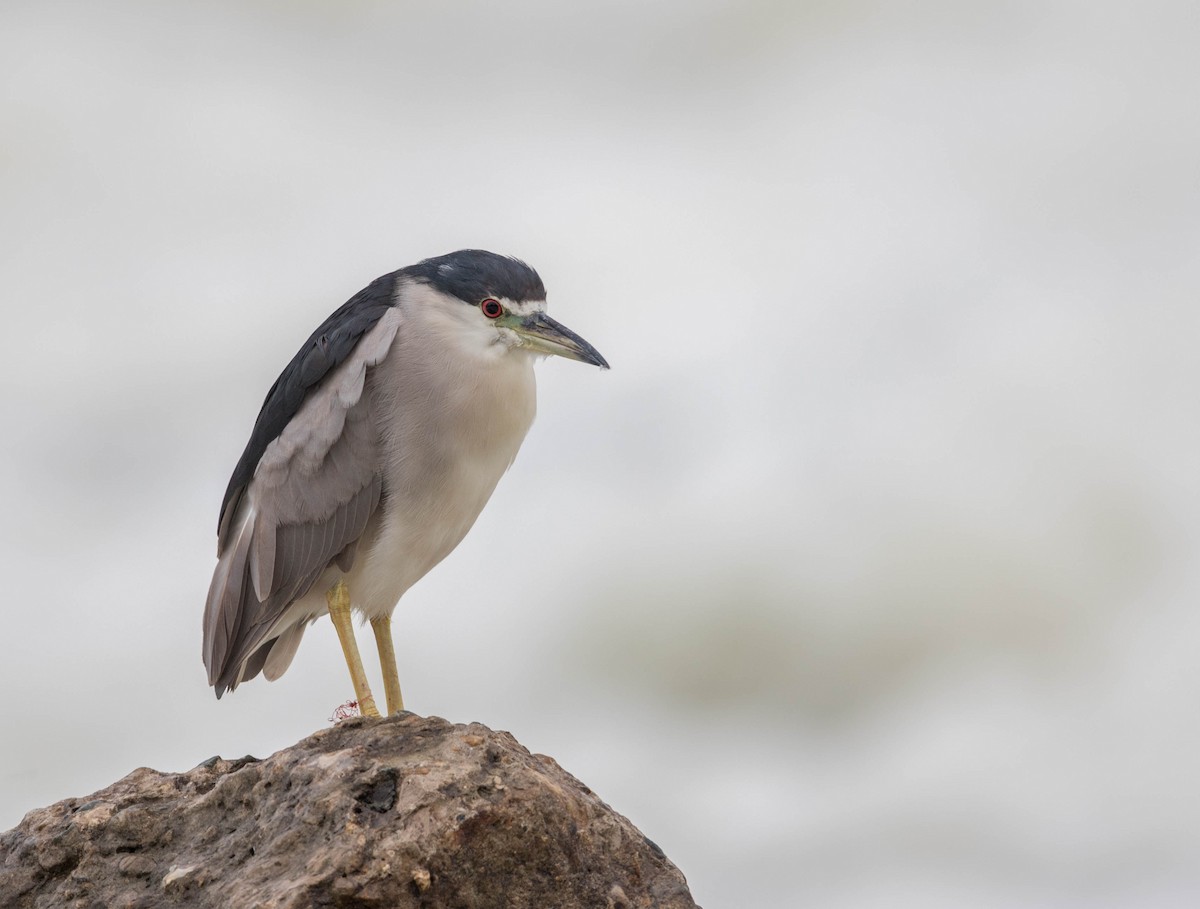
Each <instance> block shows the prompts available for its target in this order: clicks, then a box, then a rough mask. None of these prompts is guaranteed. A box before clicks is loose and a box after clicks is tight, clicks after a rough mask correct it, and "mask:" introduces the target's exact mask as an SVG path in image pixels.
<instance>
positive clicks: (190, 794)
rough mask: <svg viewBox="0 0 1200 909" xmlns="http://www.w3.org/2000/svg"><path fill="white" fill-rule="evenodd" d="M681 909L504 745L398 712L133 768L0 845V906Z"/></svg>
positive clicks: (591, 803)
mask: <svg viewBox="0 0 1200 909" xmlns="http://www.w3.org/2000/svg"><path fill="white" fill-rule="evenodd" d="M163 905H171V906H184V907H209V906H211V907H221V909H226V907H230V906H237V907H246V909H291V907H296V909H299V907H305V909H308V907H339V909H366V907H406V906H413V907H417V906H420V907H424V909H437V907H451V906H454V907H481V909H483V907H487V909H491V907H502V906H509V907H518V906H530V907H534V906H536V907H555V909H571V907H584V906H587V907H610V909H625V907H642V906H647V907H648V906H655V907H668V909H675V907H690V906H694V905H695V904H694V903H693V902H692V898H691V895H690V894H689V893H688V888H687V883H686V881H685V880H684V878H683V875H682V874H681V873H680V872H679V870H678V869H677V868H676V867H675V866H674V865H672V864H671V862H670V861H668V860H667V858H666V856H665V855H663V853H662V850H660V849H659V848H658V847H657V846H656V845H654V843H652V842H650V841H649V840H648V839H646V838H645V837H644V836H642V834H641V833H639V832H638V830H637V829H636V828H635V827H634V826H633V825H632V824H631V823H629V821H628V820H626V819H625V818H624V817H622V816H621V815H619V814H617V813H616V812H615V811H613V810H612V809H611V808H609V807H608V805H606V804H605V803H604V802H602V801H601V800H600V799H599V798H597V797H596V796H595V794H593V793H592V791H591V790H590V789H588V788H587V787H586V786H584V785H583V784H582V783H580V782H579V781H578V780H577V779H575V778H574V777H573V776H571V775H570V774H569V773H567V772H566V771H564V770H563V769H562V768H561V767H559V766H558V764H556V763H555V762H554V761H553V760H552V759H550V758H548V757H545V756H543V755H534V754H530V753H529V752H528V751H526V750H525V749H524V748H522V747H521V745H519V744H518V743H517V742H516V740H515V739H513V737H512V736H511V735H509V734H508V733H506V732H493V731H492V730H490V729H488V728H487V727H485V726H481V725H479V724H477V723H472V724H471V725H469V726H462V725H453V724H451V723H448V722H446V721H445V720H441V719H438V718H436V717H431V718H423V717H419V716H416V715H415V714H411V713H405V714H400V715H399V716H395V717H388V718H386V719H382V720H379V719H374V720H365V719H352V720H346V721H345V722H342V723H340V724H339V725H337V726H335V727H332V728H330V729H326V730H323V731H321V732H318V733H316V734H315V735H312V736H309V737H308V738H307V739H304V740H303V741H301V742H300V743H298V744H297V745H295V746H293V747H292V748H288V749H285V750H284V751H280V752H279V753H278V754H274V755H272V756H271V757H269V758H267V759H265V760H261V761H260V760H256V759H255V758H251V757H245V758H241V759H239V760H233V761H229V760H224V759H221V758H213V759H211V760H208V761H205V762H204V763H203V764H201V765H200V766H199V767H196V768H195V769H194V770H190V771H188V772H187V773H158V772H157V771H154V770H148V769H145V768H143V769H140V770H135V771H134V772H133V773H131V774H129V776H127V777H125V778H124V779H123V780H120V781H118V782H116V783H114V784H113V785H112V786H109V787H108V788H107V789H104V790H102V791H101V792H97V793H95V794H94V795H91V796H88V797H86V798H82V799H67V800H66V801H62V802H59V803H57V804H55V805H51V806H50V807H48V808H41V809H38V810H35V811H31V812H30V813H29V814H27V815H26V816H25V818H24V820H22V821H21V823H20V825H18V826H17V827H15V828H13V829H12V830H9V831H7V832H6V833H3V834H0V906H3V907H5V909H41V907H50V906H53V907H79V909H93V907H95V909H99V907H114V909H149V907H157V906H163Z"/></svg>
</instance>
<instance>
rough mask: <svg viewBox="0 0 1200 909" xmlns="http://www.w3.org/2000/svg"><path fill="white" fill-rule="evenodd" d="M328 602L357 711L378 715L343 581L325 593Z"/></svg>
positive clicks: (367, 714)
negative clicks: (356, 701) (352, 687)
mask: <svg viewBox="0 0 1200 909" xmlns="http://www.w3.org/2000/svg"><path fill="white" fill-rule="evenodd" d="M325 601H326V602H327V603H328V604H329V618H330V619H332V620H333V627H334V628H336V629H337V633H338V640H340V641H341V642H342V653H343V654H344V655H345V657H346V666H347V668H349V670H350V681H352V682H353V683H354V696H355V697H356V698H358V712H359V713H361V714H362V715H363V716H379V708H378V707H376V706H375V698H374V696H373V695H372V694H371V686H370V685H369V684H367V673H366V672H365V671H364V670H363V664H362V657H360V656H359V655H358V642H357V641H356V640H354V626H353V625H352V624H351V621H350V591H349V589H347V587H346V582H345V581H338V582H337V583H336V584H334V585H333V586H332V587H330V588H329V592H328V593H326V594H325Z"/></svg>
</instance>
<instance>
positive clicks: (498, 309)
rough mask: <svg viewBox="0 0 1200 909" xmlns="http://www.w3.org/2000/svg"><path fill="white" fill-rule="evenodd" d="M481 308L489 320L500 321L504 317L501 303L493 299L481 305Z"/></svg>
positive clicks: (488, 299)
mask: <svg viewBox="0 0 1200 909" xmlns="http://www.w3.org/2000/svg"><path fill="white" fill-rule="evenodd" d="M479 308H480V309H482V310H483V314H484V315H485V316H487V317H488V318H489V319H499V318H500V317H501V316H502V315H504V307H503V306H501V305H500V301H499V300H493V299H492V298H491V297H488V298H487V299H486V300H484V301H483V302H482V303H480V304H479Z"/></svg>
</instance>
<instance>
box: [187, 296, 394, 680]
mask: <svg viewBox="0 0 1200 909" xmlns="http://www.w3.org/2000/svg"><path fill="white" fill-rule="evenodd" d="M399 321H400V313H399V310H397V309H395V308H389V309H387V310H386V311H385V312H384V313H383V315H381V316H380V317H379V318H378V319H377V321H376V322H375V324H374V325H373V327H371V328H370V329H369V330H368V331H365V332H364V333H363V334H362V335H361V337H360V338H358V340H357V343H356V344H354V346H353V348H352V349H350V350H349V351H348V353H347V354H346V355H345V356H344V358H343V359H342V360H341V361H340V362H338V363H337V364H336V365H335V366H333V368H331V369H329V370H328V372H327V373H326V374H325V375H324V376H323V377H322V378H321V379H320V381H319V382H318V383H317V384H315V385H314V386H313V387H311V388H309V389H308V390H307V391H306V395H305V397H304V398H303V401H302V403H300V404H299V406H298V408H297V409H296V411H295V413H294V415H292V416H291V418H290V419H289V420H288V421H287V422H286V425H284V426H283V428H282V430H281V431H280V433H279V435H278V436H277V437H276V438H274V439H273V440H272V441H271V442H270V443H269V444H267V445H266V447H265V449H264V450H263V452H262V455H261V457H260V458H259V459H258V462H257V466H256V467H255V469H254V474H253V478H252V479H251V480H250V481H249V483H247V484H246V486H245V487H244V489H239V490H234V492H233V494H232V495H230V494H227V501H226V511H225V512H224V513H223V514H222V520H221V528H220V533H219V536H218V560H217V567H216V570H215V571H214V573H213V580H212V585H211V586H210V588H209V592H208V601H207V604H206V606H205V611H204V663H205V665H206V666H207V668H208V676H209V684H212V685H214V686H216V689H217V696H218V697H220V695H221V693H223V691H224V690H225V689H226V688H230V689H232V688H235V687H237V685H238V683H239V682H241V681H244V680H245V679H248V678H250V677H252V676H254V675H256V674H257V673H258V672H259V671H260V670H261V669H262V667H263V665H264V663H265V661H266V658H267V656H268V652H269V649H270V645H271V643H272V641H273V640H274V639H275V638H277V637H278V636H279V635H281V634H283V633H284V632H286V631H287V630H288V629H287V628H286V627H280V626H279V622H280V619H281V618H282V617H283V616H284V614H285V613H286V612H287V609H288V607H289V606H290V605H291V604H292V603H294V602H295V601H296V600H297V599H299V598H300V597H303V596H304V595H305V594H306V593H308V592H309V590H310V589H311V588H312V586H313V585H314V584H315V583H316V581H317V579H318V578H320V576H321V575H322V574H323V573H324V572H325V570H326V569H327V568H328V567H329V566H330V565H331V564H332V563H335V562H336V563H337V564H338V566H339V567H340V568H341V569H342V570H343V571H348V570H349V569H350V567H351V565H352V564H353V561H354V552H355V547H356V544H357V542H358V540H359V539H360V538H361V537H362V535H363V532H364V530H366V528H367V525H368V522H369V520H370V518H371V515H372V514H373V513H374V511H375V509H376V508H377V506H378V505H379V500H380V495H381V493H382V458H381V455H380V436H379V421H378V420H377V419H376V416H377V415H376V414H375V413H374V412H373V402H372V399H371V396H370V395H369V394H364V388H365V387H366V378H367V370H368V369H370V368H371V367H372V366H374V365H376V364H377V363H379V362H380V361H381V360H382V359H383V358H384V357H385V356H386V355H387V352H388V349H389V347H390V346H391V343H392V340H393V339H394V338H395V335H396V331H397V329H398V326H399ZM273 391H274V390H273ZM264 409H265V408H264ZM303 620H304V619H303V618H302V619H301V621H303ZM292 647H293V648H294V641H293V642H292ZM289 658H290V655H289ZM283 665H284V666H286V661H284V663H283ZM280 671H282V670H280Z"/></svg>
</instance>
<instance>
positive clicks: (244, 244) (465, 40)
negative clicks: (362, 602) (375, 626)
mask: <svg viewBox="0 0 1200 909" xmlns="http://www.w3.org/2000/svg"><path fill="white" fill-rule="evenodd" d="M1197 47H1200V17H1198V15H1197V12H1196V6H1195V4H1194V3H1190V2H1177V3H1170V2H1157V3H1155V2H1151V3H1141V4H1132V3H1130V4H1121V3H1113V2H1100V3H1096V2H1083V0H1077V2H1054V0H1052V2H1014V3H1002V4H983V3H974V4H959V3H952V2H947V0H927V2H917V3H910V4H888V3H881V2H872V0H849V2H842V3H830V2H820V3H802V2H785V0H774V2H769V0H760V2H742V3H732V2H718V0H702V2H688V3H684V2H678V0H676V2H660V3H655V4H646V3H633V2H625V3H614V4H607V5H602V6H601V5H596V6H577V5H574V4H555V3H549V2H544V3H536V2H519V3H504V4H494V3H492V4H489V3H467V4H456V5H454V7H453V9H451V8H449V7H448V6H435V5H431V4H407V3H395V4H386V3H367V2H364V3H356V4H341V3H334V2H318V0H310V2H306V3H292V4H284V3H268V2H262V0H259V2H244V0H243V2H232V0H224V2H204V3H201V2H198V0H193V2H177V3H172V4H162V3H153V2H149V0H146V2H134V0H119V2H105V3H88V2H77V3H73V4H71V3H35V2H17V0H10V2H8V3H6V4H5V5H4V9H3V12H2V13H0V93H2V95H0V135H2V136H3V142H2V144H0V241H2V243H3V250H4V252H3V256H2V257H0V299H2V301H3V304H2V305H3V329H4V356H3V357H2V358H0V379H2V383H3V384H2V390H3V395H2V403H0V407H2V408H3V411H2V417H3V426H4V439H3V442H2V443H0V445H2V447H0V497H2V499H0V501H2V502H3V512H2V516H0V544H2V548H0V553H2V554H0V559H2V560H3V561H2V563H0V569H2V574H3V577H4V579H5V585H4V594H5V603H4V609H3V616H4V621H3V626H2V627H3V631H2V632H0V635H2V641H3V645H2V649H0V709H2V710H3V715H4V729H5V731H4V732H3V733H0V738H2V740H3V747H2V748H0V828H8V827H10V826H12V825H15V824H16V823H17V822H18V821H19V820H20V818H21V816H22V814H23V813H24V812H25V811H27V810H29V809H31V808H34V807H37V806H41V805H44V804H48V803H50V802H52V801H55V800H58V799H61V798H65V797H68V796H74V795H83V794H86V793H88V792H91V791H93V790H95V789H97V788H100V787H102V786H104V785H107V784H108V783H110V782H112V781H114V780H115V779H117V778H118V777H120V776H122V775H124V774H126V773H127V772H129V771H130V770H132V769H134V768H135V767H137V766H140V765H148V766H152V767H155V768H157V769H160V770H185V769H188V768H190V767H192V766H194V765H195V764H197V763H199V762H200V761H202V760H204V759H205V758H208V757H209V756H211V755H213V754H216V753H221V754H223V755H226V756H231V757H232V756H239V755H242V754H245V753H247V752H249V753H253V754H256V755H259V756H265V755H266V754H269V753H271V752H273V751H275V750H278V749H280V748H283V747H286V746H288V745H290V744H292V743H294V742H295V741H296V740H298V739H299V738H301V737H302V736H304V735H306V734H308V733H310V732H312V731H313V730H315V729H317V728H321V727H323V726H325V725H326V723H327V718H328V716H329V715H330V714H331V712H332V711H333V709H334V708H335V707H337V705H338V704H339V703H340V702H341V701H343V700H345V699H347V698H349V697H350V690H349V684H348V679H347V676H346V672H345V669H344V666H343V663H342V660H341V656H340V652H339V650H338V648H337V644H336V639H335V636H334V634H333V632H332V629H331V627H330V626H329V625H328V623H325V622H322V623H321V624H319V625H318V626H317V627H315V628H314V629H312V630H310V632H309V633H308V635H307V636H306V638H305V642H304V645H303V647H302V648H301V650H300V653H299V655H298V657H297V660H296V662H295V663H294V664H293V666H292V669H291V671H290V672H289V673H288V674H287V675H286V676H285V677H284V678H283V679H282V680H281V681H279V682H277V683H275V684H267V683H265V682H263V681H256V682H254V683H252V684H248V685H246V686H245V687H243V688H241V689H239V690H238V691H237V692H235V693H234V694H232V695H230V696H228V697H227V698H225V699H224V700H223V701H221V702H220V703H218V702H217V701H216V700H214V699H213V697H212V693H211V690H210V689H209V688H208V687H207V686H206V684H205V676H204V670H203V667H202V665H201V661H200V617H201V612H202V609H203V602H204V595H205V592H206V590H207V586H208V581H209V576H210V572H211V569H212V566H213V563H214V558H215V534H216V521H217V509H218V506H219V504H220V501H221V494H222V492H223V491H224V488H225V484H226V481H227V480H228V477H229V473H230V471H231V470H232V468H233V465H234V463H235V461H236V460H237V457H238V455H239V454H240V452H241V449H242V446H243V444H244V442H245V440H246V438H247V436H248V434H249V431H250V428H251V425H252V423H253V420H254V417H255V415H256V414H257V412H258V407H259V405H260V403H261V401H262V398H263V396H264V395H265V393H266V390H267V388H268V387H269V386H270V384H271V382H272V381H273V380H274V378H275V376H276V375H277V374H278V372H279V370H280V369H281V368H282V366H283V365H284V363H285V362H286V361H287V359H288V358H289V357H290V356H291V355H292V353H293V352H294V351H295V349H296V348H297V346H298V345H299V344H300V342H302V341H303V340H304V338H305V337H307V335H308V333H309V332H310V331H311V330H312V329H313V328H314V327H315V326H316V325H317V324H318V323H319V322H320V320H321V319H322V318H324V316H325V315H327V314H328V313H329V312H330V311H331V310H332V309H334V308H335V307H336V306H338V305H339V304H340V303H342V302H343V301H344V300H345V299H346V298H347V297H349V296H350V295H351V294H352V293H354V292H355V291H356V290H358V289H359V288H360V287H361V286H363V285H364V284H365V283H367V282H368V281H369V280H371V279H372V278H374V277H376V276H377V275H380V274H383V273H385V272H388V271H391V270H393V269H395V268H397V267H400V266H402V265H406V264H409V263H412V262H414V261H417V260H418V259H421V258H424V257H426V256H430V255H437V254H440V253H443V252H447V251H449V250H452V249H456V248H460V247H465V246H479V247H484V248H490V249H494V250H496V251H499V252H505V253H510V254H514V255H518V256H521V257H522V258H525V259H527V260H528V261H529V262H530V263H531V264H533V265H534V266H535V267H536V268H538V269H539V271H540V272H541V274H542V276H543V278H544V279H545V282H546V284H547V286H548V288H549V290H550V301H551V310H552V312H553V313H554V315H555V316H556V317H558V318H560V319H561V320H562V321H564V322H565V323H566V324H567V325H569V326H571V327H572V328H573V329H575V330H576V331H578V332H579V333H580V334H582V335H583V336H584V337H586V338H587V339H588V340H590V341H592V342H593V343H594V344H595V345H596V346H597V347H598V348H599V349H600V350H601V351H602V352H603V353H604V354H605V356H607V358H608V359H609V361H610V362H611V363H612V365H613V369H612V372H611V373H600V372H598V371H596V370H593V369H588V368H585V367H583V366H581V365H579V364H573V363H568V362H566V361H554V362H547V363H544V364H543V365H542V366H540V367H539V381H540V386H541V392H540V398H541V401H540V416H539V420H538V423H537V425H536V426H535V427H534V430H533V432H532V433H531V434H530V437H529V438H528V440H527V441H526V443H525V447H524V450H523V451H522V453H521V456H520V457H519V458H518V460H517V464H516V466H515V467H514V469H513V470H512V472H511V473H510V474H509V476H507V477H506V478H505V479H504V481H502V483H501V485H500V488H499V490H498V492H497V494H496V496H495V497H494V499H493V501H492V503H491V505H490V506H489V507H488V509H487V510H486V511H485V512H484V515H483V517H482V518H481V519H480V521H479V523H478V524H477V525H476V528H475V530H474V531H473V532H472V534H471V535H470V536H469V537H468V538H467V540H466V541H465V543H464V544H463V545H462V546H460V547H459V549H458V550H457V551H456V552H455V553H454V554H453V555H452V556H451V557H450V558H449V559H447V561H446V562H445V563H443V564H442V565H441V566H440V567H439V568H438V569H437V570H435V571H434V572H433V573H432V574H431V575H430V576H429V577H428V578H427V579H426V580H424V581H423V582H422V583H421V584H419V585H418V586H417V587H416V588H414V589H413V590H412V591H411V592H410V594H409V595H408V596H407V597H406V598H405V600H404V602H403V603H402V605H401V607H400V609H399V610H398V612H397V638H398V650H399V654H400V661H401V673H402V679H403V682H404V686H405V695H406V698H407V700H408V701H409V703H410V705H411V706H412V707H413V708H414V709H415V710H417V711H418V712H421V713H426V714H437V715H440V716H444V717H447V718H449V719H452V720H455V721H461V722H466V721H471V720H479V721H482V722H484V723H487V724H488V725H490V726H492V727H494V728H501V729H508V730H511V731H512V732H513V733H514V734H515V735H516V736H517V737H518V738H519V739H520V740H521V741H522V742H523V743H524V744H525V745H527V746H528V747H530V748H531V749H533V750H537V751H543V752H546V753H549V754H551V755H553V756H554V757H555V758H557V759H558V760H559V762H560V763H562V765H563V766H564V767H566V768H567V769H568V770H570V771H571V772H573V773H574V774H575V775H577V776H578V777H580V778H581V779H583V780H584V781H585V782H587V783H588V784H589V785H590V786H591V787H592V788H594V789H595V791H596V792H598V793H599V794H600V795H601V797H603V798H604V799H605V800H607V801H608V802H610V803H611V804H612V805H613V806H614V807H615V808H617V809H618V810H619V811H621V812H622V813H624V814H626V815H628V816H629V817H630V818H631V819H632V820H633V821H634V823H636V824H637V825H638V826H639V827H641V829H642V830H643V831H644V832H645V833H646V834H647V835H648V836H650V837H651V838H652V839H654V840H656V841H657V842H658V843H659V844H660V845H661V846H662V847H663V849H664V850H665V851H666V853H667V855H668V856H670V857H671V858H672V859H673V860H674V861H675V862H676V863H677V864H678V865H679V866H680V867H681V869H682V870H683V871H684V873H685V874H686V875H687V876H688V878H689V881H690V883H691V885H692V889H693V893H694V895H695V897H696V899H697V900H698V901H699V902H700V903H702V904H704V905H706V906H708V907H710V909H711V907H718V906H754V907H766V909H784V907H788V909H791V907H799V906H822V907H875V906H879V907H883V906H887V907H894V906H921V907H938V906H946V907H961V906H972V907H991V906H1022V907H1038V906H1079V907H1095V906H1104V907H1110V906H1111V907H1118V906H1119V907H1139V909H1142V907H1159V906H1194V905H1196V904H1197V902H1198V901H1200V860H1198V859H1200V778H1198V769H1197V768H1200V659H1198V658H1197V651H1198V649H1200V611H1198V610H1197V608H1196V600H1197V596H1198V595H1200V570H1198V566H1197V561H1196V559H1195V558H1194V553H1195V552H1196V550H1197V544H1200V499H1198V496H1197V493H1198V491H1200V489H1198V487H1200V482H1198V480H1197V470H1196V466H1197V458H1198V453H1200V432H1198V430H1197V397H1198V396H1197V383H1198V382H1200V358H1198V357H1197V356H1196V354H1195V348H1196V345H1197V339H1198V335H1200V306H1198V296H1197V291H1198V289H1200V257H1198V256H1197V250H1198V248H1200V164H1198V162H1200V110H1198V106H1197V97H1198V89H1200V54H1198V53H1197V50H1196V49H1197ZM372 668H374V667H373V666H372ZM374 677H375V678H376V679H377V678H378V674H377V672H376V673H374ZM377 684H378V683H377Z"/></svg>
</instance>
